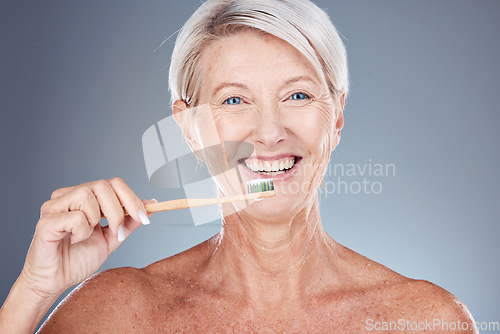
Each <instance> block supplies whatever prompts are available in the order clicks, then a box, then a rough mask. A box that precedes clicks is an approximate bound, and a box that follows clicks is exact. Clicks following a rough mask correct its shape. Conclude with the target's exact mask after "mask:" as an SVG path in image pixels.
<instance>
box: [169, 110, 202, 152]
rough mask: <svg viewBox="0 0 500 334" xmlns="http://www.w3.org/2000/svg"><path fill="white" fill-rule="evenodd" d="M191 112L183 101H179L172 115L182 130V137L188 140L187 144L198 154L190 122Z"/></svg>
mask: <svg viewBox="0 0 500 334" xmlns="http://www.w3.org/2000/svg"><path fill="white" fill-rule="evenodd" d="M189 112H190V110H189V105H188V104H187V103H186V102H184V101H182V100H177V101H175V102H174V104H173V105H172V115H173V116H174V119H175V122H176V123H177V125H179V127H180V128H181V131H182V135H183V136H184V138H185V139H186V142H187V143H188V145H189V147H190V148H191V150H192V151H193V152H196V150H197V145H196V140H195V139H194V137H193V133H192V131H191V126H190V124H189V122H188V117H189V115H188V113H189Z"/></svg>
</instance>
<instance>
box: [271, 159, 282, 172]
mask: <svg viewBox="0 0 500 334" xmlns="http://www.w3.org/2000/svg"><path fill="white" fill-rule="evenodd" d="M271 168H272V171H273V172H277V171H279V170H280V162H279V161H273V165H272V167H271Z"/></svg>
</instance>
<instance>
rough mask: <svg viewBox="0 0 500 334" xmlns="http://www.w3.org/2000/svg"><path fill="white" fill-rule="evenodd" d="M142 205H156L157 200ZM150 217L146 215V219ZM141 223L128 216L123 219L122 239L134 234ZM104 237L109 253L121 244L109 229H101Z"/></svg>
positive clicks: (147, 201) (143, 201) (144, 201)
mask: <svg viewBox="0 0 500 334" xmlns="http://www.w3.org/2000/svg"><path fill="white" fill-rule="evenodd" d="M142 203H143V204H150V203H158V201H157V200H155V199H152V200H147V199H145V200H142ZM151 216H152V213H150V214H148V218H149V217H151ZM141 225H142V223H141V222H139V221H136V220H134V219H133V218H132V217H130V216H128V217H125V220H124V223H123V226H124V231H123V232H124V239H126V238H127V237H128V236H129V235H130V234H132V232H134V231H135V230H136V229H137V228H138V227H139V226H141ZM102 231H103V234H104V237H105V238H106V241H107V243H108V249H109V251H110V253H111V252H114V251H115V250H116V248H118V246H120V244H121V243H122V242H123V240H122V241H120V240H118V239H117V238H116V236H115V235H114V234H113V232H112V231H111V230H110V229H109V227H107V226H106V227H103V228H102Z"/></svg>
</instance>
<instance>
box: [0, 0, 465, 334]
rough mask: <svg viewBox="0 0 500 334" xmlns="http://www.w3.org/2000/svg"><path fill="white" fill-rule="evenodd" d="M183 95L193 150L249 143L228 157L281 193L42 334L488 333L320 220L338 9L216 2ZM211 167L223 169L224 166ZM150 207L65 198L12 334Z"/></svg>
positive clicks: (97, 281) (49, 214)
mask: <svg viewBox="0 0 500 334" xmlns="http://www.w3.org/2000/svg"><path fill="white" fill-rule="evenodd" d="M170 88H171V93H172V100H173V114H174V117H175V118H176V120H177V122H178V123H179V125H180V127H181V129H182V131H183V134H184V136H185V138H186V140H187V142H188V143H189V144H190V146H191V148H192V149H193V151H196V152H198V151H199V149H200V148H205V147H209V146H210V145H212V144H213V143H214V142H217V141H220V142H226V141H231V142H241V143H250V144H251V145H253V147H254V152H253V153H252V154H251V155H248V156H238V154H237V150H236V151H235V152H232V153H234V154H229V155H227V156H226V157H225V159H227V161H226V160H224V163H227V162H228V161H229V160H233V161H232V162H234V160H237V161H238V165H237V166H238V171H239V174H240V175H241V177H242V179H243V181H244V182H246V181H249V180H252V179H260V178H267V177H272V178H273V179H274V180H275V187H276V189H277V192H278V196H277V197H275V198H269V199H265V200H262V201H258V202H254V203H248V205H247V206H243V205H242V204H241V203H236V204H225V205H223V206H222V208H221V212H222V214H223V220H222V228H221V231H220V233H218V234H217V235H215V236H214V237H212V238H211V239H209V240H207V241H205V242H203V243H201V244H199V245H197V246H195V247H193V248H191V249H189V250H187V251H185V252H182V253H180V254H178V255H176V256H173V257H171V258H167V259H164V260H162V261H159V262H156V263H153V264H151V265H150V266H147V267H146V268H142V269H134V268H118V269H113V270H109V271H105V272H102V273H99V274H97V275H95V276H92V277H91V278H90V279H88V280H86V281H85V282H84V283H83V284H82V285H80V286H79V288H77V289H75V291H73V292H72V294H71V295H70V296H69V297H68V298H67V299H66V300H65V301H64V302H63V303H62V304H61V305H60V306H59V307H58V308H57V309H56V311H55V312H54V313H53V314H52V315H51V316H50V318H49V319H48V320H47V321H46V323H45V324H44V325H43V326H42V328H41V330H40V332H42V333H61V332H62V333H65V332H69V333H78V332H85V333H87V332H119V333H123V332H140V333H157V332H166V333H169V332H185V333H191V332H209V333H219V332H228V333H234V332H294V333H331V332H342V333H344V332H345V333H351V332H374V331H375V332H377V331H379V332H380V331H384V330H385V329H386V328H385V327H384V324H392V323H396V324H397V325H401V322H399V320H400V319H403V320H404V324H407V325H406V326H407V327H404V328H401V326H400V327H397V328H394V327H391V328H387V331H389V330H390V332H397V331H398V330H399V331H400V332H408V331H410V330H412V331H416V332H418V331H420V332H424V331H425V332H436V333H437V332H439V333H444V332H451V331H447V330H443V328H442V327H439V328H432V327H431V328H429V327H428V326H426V327H425V328H420V327H419V328H418V330H414V329H413V328H412V327H410V324H414V323H418V324H420V323H423V322H430V323H433V320H434V319H441V321H442V322H443V323H444V322H447V323H452V322H453V323H457V322H459V323H461V324H463V325H462V328H464V327H467V328H464V330H463V331H457V330H454V331H452V332H454V333H456V332H463V333H470V332H474V329H473V326H472V317H471V316H470V314H469V312H468V311H467V309H466V307H465V306H464V305H463V304H462V303H460V302H459V301H458V300H457V299H456V298H455V297H454V296H453V295H451V294H450V293H448V292H447V291H445V290H443V289H441V288H439V287H437V286H435V285H433V284H431V283H429V282H426V281H418V280H412V279H409V278H406V277H403V276H401V275H399V274H397V273H395V272H393V271H391V270H389V269H388V268H386V267H384V266H382V265H380V264H378V263H376V262H373V261H371V260H369V259H367V258H365V257H363V256H361V255H359V254H357V253H355V252H353V251H351V250H349V249H347V248H345V247H343V246H342V245H340V244H338V243H337V242H335V241H334V240H333V239H332V238H331V237H330V236H328V235H327V234H326V233H325V231H324V230H323V228H322V226H321V219H320V214H319V206H318V197H317V189H318V187H319V186H320V184H321V178H322V175H323V173H324V171H325V169H326V166H327V163H328V161H329V158H330V154H331V152H332V151H333V150H334V149H335V147H336V146H337V145H338V143H339V140H340V132H341V129H342V127H343V122H344V118H343V108H344V103H345V97H346V95H347V93H348V75H347V62H346V54H345V48H344V46H343V44H342V42H341V40H340V38H339V36H338V34H337V32H336V30H335V28H334V26H333V25H332V24H331V22H330V21H329V19H328V17H327V16H326V14H325V13H324V12H322V11H321V10H320V9H319V8H317V7H316V6H315V5H313V4H312V3H310V2H309V1H305V0H287V1H283V0H281V1H280V0H273V1H270V0H240V1H237V0H235V1H227V0H225V1H221V0H219V1H217V0H216V1H207V2H206V3H204V4H203V5H202V6H201V7H200V8H199V9H198V10H197V11H196V12H195V13H194V14H193V16H192V17H191V18H190V19H189V20H188V22H187V23H186V24H185V26H184V28H183V30H182V31H181V33H180V34H179V36H178V38H177V41H176V46H175V49H174V53H173V56H172V64H171V68H170ZM212 125H213V126H212ZM200 158H201V159H202V160H204V161H205V162H206V163H207V165H208V166H209V167H210V169H211V170H218V167H217V165H219V164H221V162H220V161H214V159H213V158H212V159H210V157H206V156H203V155H202V156H200ZM229 162H231V161H229ZM215 179H216V181H217V184H218V187H219V191H220V193H221V194H223V195H227V194H231V193H233V192H234V191H235V187H234V186H235V181H234V180H233V179H232V178H231V176H227V175H226V174H219V175H218V176H216V177H215ZM144 203H148V201H142V200H141V199H139V198H138V197H137V196H136V195H135V194H134V192H133V191H132V190H131V189H130V188H129V187H128V186H127V185H126V184H125V183H124V182H123V181H122V180H120V179H116V178H115V179H111V180H100V181H95V182H91V183H87V184H83V185H79V186H75V187H70V188H64V189H58V190H56V191H55V192H54V193H53V194H52V197H51V199H50V200H49V201H47V202H46V203H44V205H43V206H42V209H41V217H40V220H39V222H38V224H37V228H36V233H35V236H34V238H33V242H32V245H31V247H30V250H29V252H28V255H27V258H26V262H25V266H24V268H23V271H22V273H21V275H20V276H19V279H18V280H17V281H16V283H15V285H14V286H13V288H12V290H11V293H10V295H9V297H8V298H7V300H6V302H5V304H4V306H3V307H2V310H1V312H0V330H1V332H13V333H14V332H15V333H24V332H32V331H33V330H34V329H35V328H36V326H37V324H38V322H39V321H40V319H41V318H42V317H43V315H44V314H45V312H46V311H47V310H48V309H49V307H50V306H51V305H52V303H54V301H55V300H56V299H57V297H58V296H59V295H60V294H61V293H62V292H63V291H65V290H66V289H67V288H68V287H70V286H72V285H74V284H77V283H79V282H81V281H83V280H85V279H86V278H88V277H89V276H91V275H92V274H93V273H94V272H95V271H96V270H97V269H98V268H99V267H100V265H101V264H102V263H103V262H104V261H105V260H106V258H107V257H108V256H109V254H110V253H111V252H112V251H114V250H115V249H116V248H117V247H118V246H119V245H120V243H121V242H123V241H124V239H125V238H126V237H127V236H128V235H130V233H132V232H133V231H134V230H135V229H137V228H138V227H139V226H140V225H141V223H142V224H148V223H149V220H148V217H147V216H146V214H145V211H144ZM122 206H123V207H124V208H125V209H126V210H127V211H128V212H130V213H131V216H130V217H124V215H123V210H122ZM101 213H103V214H104V215H105V216H106V217H108V223H109V226H108V227H101V225H100V224H99V220H100V217H101ZM377 324H378V325H377ZM391 326H392V325H391Z"/></svg>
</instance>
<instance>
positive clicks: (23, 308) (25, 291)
mask: <svg viewBox="0 0 500 334" xmlns="http://www.w3.org/2000/svg"><path fill="white" fill-rule="evenodd" d="M59 296H60V294H58V295H51V296H42V295H40V294H38V293H36V292H35V291H34V290H33V289H31V288H30V287H29V285H28V284H27V283H26V282H25V280H24V279H23V278H22V276H20V277H19V278H18V279H17V281H16V283H14V285H13V286H12V289H11V290H10V293H9V296H8V297H7V299H6V300H5V303H4V304H3V306H2V308H1V309H0V333H33V332H34V331H35V329H36V327H37V325H38V323H39V322H40V320H42V318H43V316H44V315H45V313H47V311H48V310H49V309H50V307H51V306H52V304H54V302H55V301H56V300H57V298H58V297H59Z"/></svg>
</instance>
